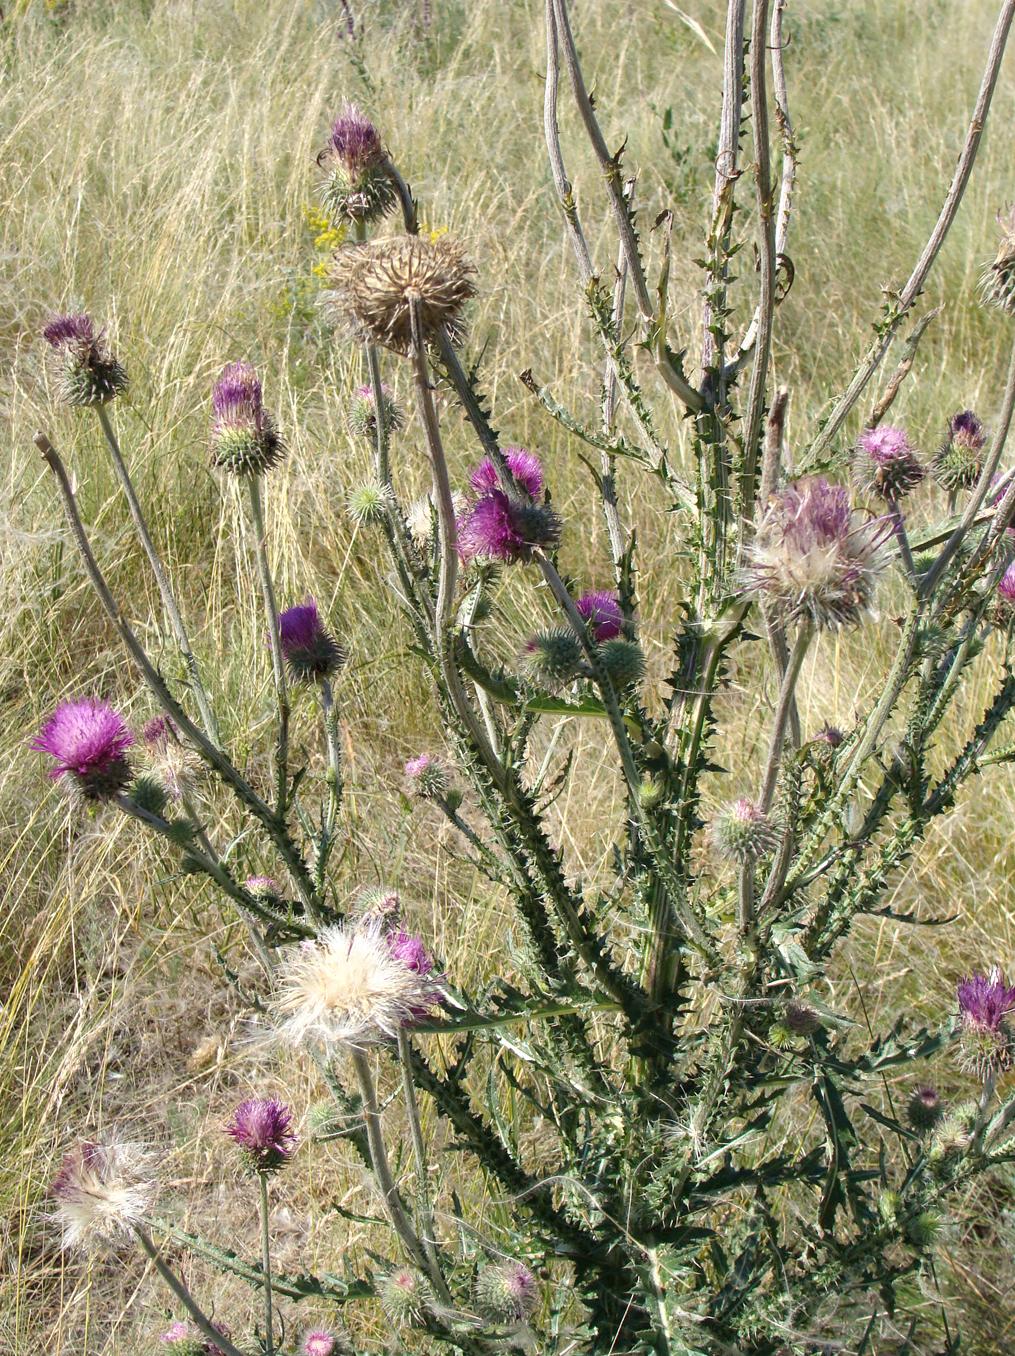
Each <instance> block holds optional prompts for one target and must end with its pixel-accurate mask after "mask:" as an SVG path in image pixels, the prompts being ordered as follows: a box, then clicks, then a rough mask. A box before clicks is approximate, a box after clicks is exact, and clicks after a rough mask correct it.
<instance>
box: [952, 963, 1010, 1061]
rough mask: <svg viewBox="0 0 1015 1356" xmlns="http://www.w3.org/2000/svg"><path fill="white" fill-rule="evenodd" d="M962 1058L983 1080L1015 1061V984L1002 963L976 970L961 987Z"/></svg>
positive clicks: (962, 982) (960, 1045) (958, 991)
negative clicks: (1014, 1018) (1014, 1020)
mask: <svg viewBox="0 0 1015 1356" xmlns="http://www.w3.org/2000/svg"><path fill="white" fill-rule="evenodd" d="M957 996H958V1000H959V1030H960V1042H959V1049H960V1062H961V1064H962V1067H963V1068H964V1069H966V1070H967V1072H969V1073H971V1074H973V1075H974V1076H975V1077H976V1078H979V1079H980V1080H983V1079H986V1078H988V1077H990V1076H993V1077H996V1076H997V1075H998V1074H1000V1073H1004V1072H1005V1071H1006V1070H1008V1069H1010V1068H1011V1067H1012V1065H1013V1063H1015V1041H1013V1037H1012V1032H1011V1027H1010V1025H1009V1022H1008V1016H1009V1014H1010V1013H1011V1012H1012V1010H1013V1009H1015V985H1010V984H1008V983H1007V981H1006V980H1005V977H1004V975H1003V973H1002V972H1001V970H1000V968H999V967H998V966H996V965H995V966H994V968H993V969H992V970H991V971H990V973H989V974H987V975H982V974H973V975H970V976H969V977H968V978H966V979H963V980H962V981H961V982H960V984H959V986H958V989H957Z"/></svg>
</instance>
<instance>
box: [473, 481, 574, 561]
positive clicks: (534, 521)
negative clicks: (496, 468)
mask: <svg viewBox="0 0 1015 1356" xmlns="http://www.w3.org/2000/svg"><path fill="white" fill-rule="evenodd" d="M559 540H560V519H559V518H558V517H557V515H556V513H554V511H553V509H551V508H550V507H549V506H548V505H543V504H534V503H532V502H531V501H530V500H522V499H521V498H518V497H516V496H514V495H509V494H507V493H506V492H505V491H504V490H499V489H492V490H487V491H486V492H485V493H483V494H481V495H480V496H479V498H478V499H477V500H475V502H474V503H473V504H472V505H470V507H469V508H468V509H466V511H465V513H464V515H463V517H462V519H461V520H460V521H459V524H458V545H459V550H460V551H461V553H462V558H463V559H464V560H466V561H469V560H474V559H475V558H476V557H478V556H486V557H489V558H490V559H492V560H503V561H504V562H506V563H507V564H511V563H513V562H515V561H523V560H529V559H530V558H531V556H532V552H533V550H534V548H536V547H547V546H551V547H552V546H555V545H556V543H557V542H558V541H559Z"/></svg>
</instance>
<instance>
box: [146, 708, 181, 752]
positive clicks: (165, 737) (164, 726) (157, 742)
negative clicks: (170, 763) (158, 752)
mask: <svg viewBox="0 0 1015 1356" xmlns="http://www.w3.org/2000/svg"><path fill="white" fill-rule="evenodd" d="M176 737H177V730H176V722H175V721H174V720H173V718H172V716H152V718H151V720H149V721H146V722H145V724H144V725H143V726H142V727H141V740H142V742H143V743H144V744H147V746H148V747H149V748H150V749H164V748H165V747H166V745H167V744H168V743H170V741H171V740H173V739H175V738H176Z"/></svg>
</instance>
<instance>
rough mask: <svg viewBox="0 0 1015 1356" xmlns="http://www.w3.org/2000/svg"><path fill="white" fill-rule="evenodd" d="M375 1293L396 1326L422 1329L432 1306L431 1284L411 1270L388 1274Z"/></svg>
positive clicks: (403, 1269)
mask: <svg viewBox="0 0 1015 1356" xmlns="http://www.w3.org/2000/svg"><path fill="white" fill-rule="evenodd" d="M377 1291H378V1295H379V1296H380V1301H381V1306H382V1308H383V1309H384V1312H385V1313H386V1314H387V1316H388V1318H390V1319H391V1321H392V1323H397V1324H398V1325H399V1327H419V1326H421V1325H422V1324H423V1323H425V1322H426V1316H427V1314H428V1312H429V1311H430V1309H431V1308H432V1306H433V1303H434V1294H433V1289H432V1287H431V1285H430V1282H429V1281H428V1280H427V1279H426V1277H425V1276H423V1275H421V1274H420V1273H419V1272H418V1271H413V1270H412V1269H411V1268H410V1267H398V1268H397V1269H396V1270H394V1271H389V1272H388V1273H387V1275H386V1276H384V1278H383V1279H382V1280H381V1282H380V1284H379V1286H378V1288H377Z"/></svg>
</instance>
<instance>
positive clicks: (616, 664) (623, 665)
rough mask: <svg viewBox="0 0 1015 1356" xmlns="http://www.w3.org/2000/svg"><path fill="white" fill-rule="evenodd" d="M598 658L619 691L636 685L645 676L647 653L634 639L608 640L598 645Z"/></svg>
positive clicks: (624, 690)
mask: <svg viewBox="0 0 1015 1356" xmlns="http://www.w3.org/2000/svg"><path fill="white" fill-rule="evenodd" d="M596 658H597V659H598V660H599V663H600V664H601V665H602V666H603V668H604V669H605V671H606V674H607V677H608V678H609V680H610V682H611V683H612V684H613V686H614V687H615V688H616V689H617V691H618V692H626V691H627V690H628V689H629V688H632V687H636V686H637V685H638V684H639V683H640V682H641V680H642V679H643V678H644V677H645V655H644V653H643V652H642V648H641V646H640V645H639V644H638V643H637V642H636V641H633V640H621V639H620V638H619V637H618V638H617V639H615V640H606V641H604V642H603V643H602V645H597V646H596Z"/></svg>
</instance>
